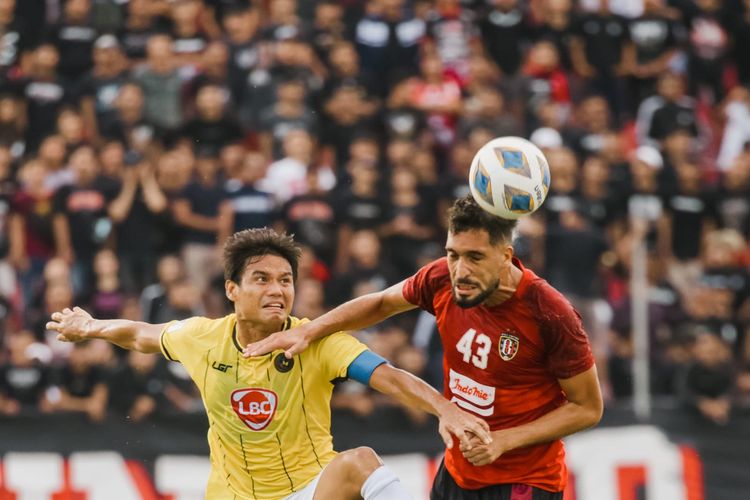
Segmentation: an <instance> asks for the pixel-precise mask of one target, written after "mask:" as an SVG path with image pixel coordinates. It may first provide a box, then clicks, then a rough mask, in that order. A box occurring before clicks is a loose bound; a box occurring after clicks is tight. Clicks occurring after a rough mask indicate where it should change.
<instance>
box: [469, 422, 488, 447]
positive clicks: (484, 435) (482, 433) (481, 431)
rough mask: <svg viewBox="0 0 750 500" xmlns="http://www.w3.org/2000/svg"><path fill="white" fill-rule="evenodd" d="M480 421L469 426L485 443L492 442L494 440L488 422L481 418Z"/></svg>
mask: <svg viewBox="0 0 750 500" xmlns="http://www.w3.org/2000/svg"><path fill="white" fill-rule="evenodd" d="M479 422H481V424H485V425H481V424H480V423H474V424H473V425H471V426H470V427H469V430H470V431H471V432H472V433H473V434H474V435H475V436H476V437H478V438H479V439H480V440H481V441H482V442H483V443H484V444H490V443H491V442H492V435H490V430H489V429H488V428H487V425H486V422H485V421H484V420H480V421H479Z"/></svg>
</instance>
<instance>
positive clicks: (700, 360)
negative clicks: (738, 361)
mask: <svg viewBox="0 0 750 500" xmlns="http://www.w3.org/2000/svg"><path fill="white" fill-rule="evenodd" d="M682 383H683V384H684V385H683V387H682V388H681V396H682V399H683V402H684V403H685V404H686V405H687V406H688V407H690V408H692V409H694V410H697V411H698V413H699V414H700V415H701V416H702V417H704V418H705V419H706V420H709V421H710V422H713V423H714V424H717V425H723V424H726V423H727V422H728V421H729V417H730V414H731V409H732V402H731V399H730V395H731V392H732V389H733V386H734V381H733V373H732V364H731V362H730V350H729V347H728V346H727V345H726V344H725V343H724V342H723V341H722V340H721V338H720V337H719V336H717V335H716V334H714V333H712V332H710V331H706V332H702V333H699V334H698V335H697V337H696V340H695V345H694V346H693V361H692V363H691V364H690V365H689V366H688V367H687V368H686V371H685V373H684V381H683V382H682Z"/></svg>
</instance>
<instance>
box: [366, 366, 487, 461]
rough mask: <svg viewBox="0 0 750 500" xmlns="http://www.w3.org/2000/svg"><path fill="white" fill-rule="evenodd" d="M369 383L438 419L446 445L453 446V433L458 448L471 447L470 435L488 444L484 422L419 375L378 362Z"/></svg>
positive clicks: (401, 401) (404, 403)
mask: <svg viewBox="0 0 750 500" xmlns="http://www.w3.org/2000/svg"><path fill="white" fill-rule="evenodd" d="M370 387H372V388H373V389H375V390H376V391H378V392H382V393H383V394H387V395H389V396H391V397H393V398H395V399H396V400H398V402H399V403H401V404H402V405H404V406H407V407H411V408H419V409H420V410H424V411H426V412H427V413H431V414H433V415H435V416H436V417H438V419H440V427H439V428H438V429H439V432H440V436H441V437H442V438H443V441H444V442H445V446H447V447H448V448H452V447H453V436H456V437H457V438H458V439H459V441H460V442H461V446H462V448H464V447H465V448H467V449H469V448H471V447H472V446H473V445H472V443H471V438H472V437H474V436H476V438H478V439H479V442H481V443H483V444H484V445H488V444H489V443H490V441H491V438H490V428H489V426H488V425H487V422H485V421H484V420H482V419H480V418H478V417H475V416H474V415H471V414H469V413H466V412H465V411H463V410H461V409H459V408H458V406H456V405H454V404H453V403H451V402H450V401H448V400H447V399H445V398H444V397H443V396H441V395H440V393H439V392H437V391H436V390H435V389H433V388H432V387H430V386H429V385H428V384H427V383H426V382H424V381H423V380H422V379H420V378H417V377H415V376H414V375H412V374H411V373H409V372H406V371H404V370H399V369H398V368H394V367H392V366H390V365H388V364H385V363H384V364H381V365H380V366H378V367H377V368H375V370H374V371H373V372H372V376H371V377H370Z"/></svg>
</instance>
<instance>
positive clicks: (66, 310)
mask: <svg viewBox="0 0 750 500" xmlns="http://www.w3.org/2000/svg"><path fill="white" fill-rule="evenodd" d="M72 312H73V310H72V309H71V308H70V307H66V308H65V309H63V313H65V314H70V313H72Z"/></svg>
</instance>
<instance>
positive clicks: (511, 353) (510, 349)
mask: <svg viewBox="0 0 750 500" xmlns="http://www.w3.org/2000/svg"><path fill="white" fill-rule="evenodd" d="M518 347H519V342H518V337H516V336H515V335H511V334H510V333H502V334H500V343H499V350H500V357H501V358H503V361H510V360H511V359H513V358H514V357H515V356H516V354H517V353H518Z"/></svg>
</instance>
